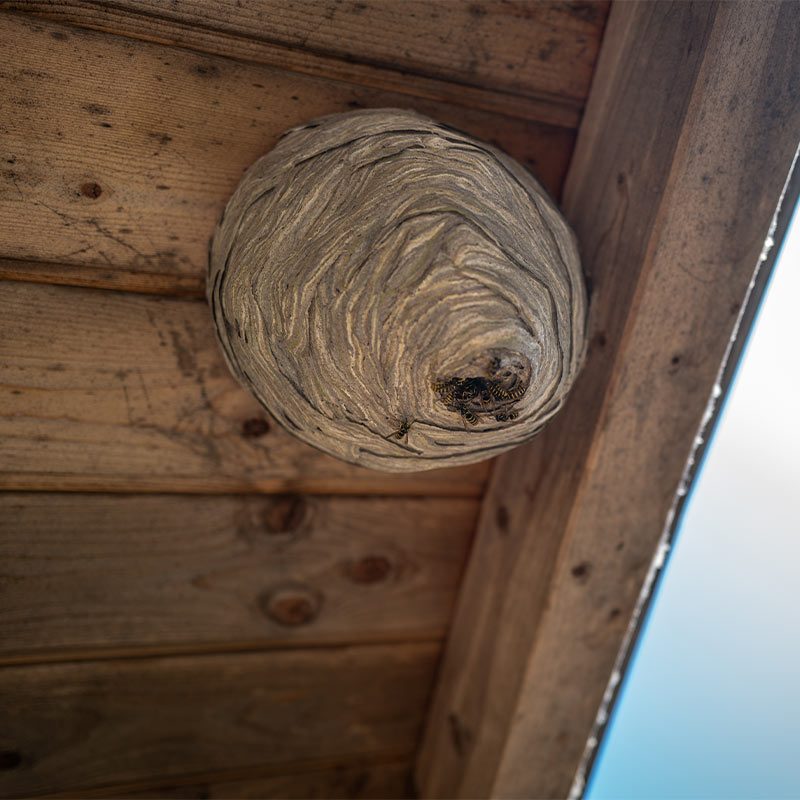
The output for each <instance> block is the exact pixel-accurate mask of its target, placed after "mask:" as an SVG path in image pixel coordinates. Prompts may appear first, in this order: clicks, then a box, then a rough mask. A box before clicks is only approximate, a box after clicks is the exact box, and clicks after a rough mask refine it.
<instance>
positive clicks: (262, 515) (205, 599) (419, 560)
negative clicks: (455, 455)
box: [0, 493, 478, 663]
mask: <svg viewBox="0 0 800 800" xmlns="http://www.w3.org/2000/svg"><path fill="white" fill-rule="evenodd" d="M477 510H478V503H477V501H476V500H455V499H454V500H450V499H435V498H420V499H410V498H396V499H391V498H364V497H361V498H327V497H313V496H305V497H303V496H288V495H284V496H280V495H279V496H277V497H254V496H249V497H241V496H239V497H187V496H185V495H176V496H167V495H152V496H141V495H136V496H121V495H77V494H40V493H20V494H16V493H6V494H2V495H0V562H2V564H3V574H4V576H5V577H4V579H3V583H4V586H5V588H4V590H3V599H2V603H0V630H2V632H3V635H2V637H0V663H2V662H6V663H8V662H9V661H11V662H14V661H19V660H32V661H35V660H49V659H52V658H58V659H65V658H70V657H72V656H73V655H74V654H75V653H76V652H79V653H82V654H83V653H85V652H86V651H87V650H94V651H98V652H100V653H103V652H104V651H106V650H112V651H119V650H120V648H122V649H123V652H132V653H134V654H135V653H137V652H141V651H142V648H143V647H149V648H150V649H152V648H154V647H161V648H166V649H175V648H176V647H183V648H186V649H189V648H192V649H194V650H197V649H202V648H204V647H205V648H210V647H216V648H218V649H223V648H226V647H227V648H230V647H233V646H259V647H265V646H285V645H286V644H288V643H291V642H296V643H297V644H300V643H304V644H307V643H321V642H356V643H357V642H370V641H381V640H383V641H385V640H399V639H441V638H442V637H443V636H444V634H445V632H446V630H447V625H448V623H449V620H450V614H451V611H452V605H453V601H454V598H455V593H456V590H457V587H458V583H459V579H460V577H461V571H462V568H463V564H464V561H465V559H466V554H467V550H468V547H469V542H470V538H471V535H472V530H473V527H474V521H475V516H476V514H477Z"/></svg>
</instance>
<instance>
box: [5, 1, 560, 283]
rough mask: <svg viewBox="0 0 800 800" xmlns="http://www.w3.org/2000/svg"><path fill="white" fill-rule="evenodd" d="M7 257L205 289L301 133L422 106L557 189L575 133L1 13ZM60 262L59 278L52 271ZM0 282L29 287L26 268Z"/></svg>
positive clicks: (109, 279) (106, 277)
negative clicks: (330, 121)
mask: <svg viewBox="0 0 800 800" xmlns="http://www.w3.org/2000/svg"><path fill="white" fill-rule="evenodd" d="M0 77H2V78H3V80H2V82H0V104H2V107H3V108H4V109H5V110H6V114H5V115H4V118H3V120H2V122H0V131H2V142H3V144H2V151H0V163H2V181H0V256H3V257H5V258H11V259H16V260H18V262H20V261H21V262H24V261H32V262H34V263H33V264H32V265H31V271H32V273H33V274H34V276H35V277H36V279H38V280H41V279H42V277H43V270H42V267H41V262H47V263H49V264H50V266H49V268H48V269H49V272H50V273H51V275H52V273H53V272H56V271H60V274H61V277H60V278H58V279H57V281H58V282H62V283H68V282H70V280H71V267H70V265H77V266H78V267H79V269H78V271H77V274H76V278H75V282H76V283H80V284H84V285H85V284H86V281H87V278H86V272H87V268H89V267H93V268H94V269H95V271H96V279H95V280H94V282H93V283H92V285H96V286H104V287H109V288H119V289H135V290H137V291H138V290H141V288H142V284H143V281H144V279H145V277H146V276H152V288H151V290H152V291H156V292H173V293H179V294H185V293H187V292H192V293H194V294H196V295H198V296H199V295H200V294H201V293H202V290H203V286H204V280H205V269H206V263H207V250H208V242H209V238H210V236H211V233H212V231H213V228H214V225H215V224H216V222H217V220H218V219H219V216H220V214H221V212H222V209H223V207H224V205H225V203H226V201H227V199H228V197H229V196H230V194H231V192H232V191H233V189H234V187H235V186H236V184H237V182H238V181H239V179H240V177H241V175H242V173H243V171H244V170H245V169H246V168H247V167H248V166H249V165H250V164H252V162H253V161H255V159H256V158H258V157H259V156H260V155H262V154H264V153H265V152H267V151H268V150H269V149H270V148H271V147H272V146H273V145H274V143H275V142H276V141H277V138H278V136H279V135H280V134H281V133H283V132H284V131H285V130H286V129H288V128H290V127H292V126H293V125H298V124H300V123H303V122H307V121H308V120H309V119H311V118H313V117H316V116H320V115H323V114H327V113H332V112H339V111H347V110H348V109H352V108H359V107H365V106H378V107H381V106H394V107H409V106H413V107H414V108H416V109H417V110H418V111H421V112H422V113H425V114H428V115H431V116H434V117H436V118H438V119H440V120H442V121H444V122H446V123H448V124H452V125H455V126H456V127H458V128H461V129H463V130H466V131H469V132H470V133H472V134H474V135H476V136H478V137H479V138H482V139H485V140H489V141H493V142H494V143H495V144H497V145H499V146H500V147H501V148H503V149H504V150H506V151H508V152H509V153H511V154H512V155H514V156H515V157H516V158H517V159H518V160H520V161H521V162H522V163H523V164H525V165H527V166H528V167H530V168H531V169H532V170H533V171H534V172H535V173H536V174H537V176H538V177H540V178H541V180H542V181H543V182H544V184H545V185H546V186H547V187H548V189H549V190H550V191H551V192H552V193H554V194H556V195H557V194H558V193H559V191H560V187H561V183H562V180H563V176H564V174H565V171H566V167H567V164H568V161H569V157H570V154H571V152H572V146H573V142H574V132H573V131H572V130H570V129H566V128H556V127H552V126H547V125H539V124H536V123H532V122H527V121H525V120H516V119H511V118H509V117H498V116H497V115H494V114H489V113H485V112H481V111H471V110H468V109H464V108H458V107H456V106H450V105H446V104H443V103H431V102H429V101H425V100H415V99H410V98H409V97H408V96H407V95H400V94H393V93H387V92H381V91H375V90H372V89H367V88H363V87H358V86H353V85H348V84H344V83H338V82H333V81H326V80H323V79H320V78H312V77H308V76H304V75H298V74H293V73H288V72H284V71H281V70H277V69H273V68H270V67H265V66H258V65H255V64H249V63H241V62H237V61H232V60H230V59H226V58H220V57H215V56H208V55H198V54H196V53H192V52H189V51H186V50H180V49H177V48H172V47H164V46H159V45H154V44H149V43H145V42H141V41H131V40H129V39H124V38H119V37H116V36H110V35H106V34H101V33H96V32H93V31H87V30H81V29H76V28H70V27H65V26H62V25H55V24H52V23H49V22H45V21H41V20H39V19H38V18H36V17H29V16H25V15H16V14H11V13H8V12H6V13H0ZM56 264H60V265H61V267H60V268H57V267H56V266H55V265H56ZM4 266H5V267H8V266H9V264H8V262H5V263H4V264H0V277H2V276H5V277H17V278H19V277H24V276H25V269H24V264H23V263H16V264H12V265H11V271H10V272H4V271H3V268H4Z"/></svg>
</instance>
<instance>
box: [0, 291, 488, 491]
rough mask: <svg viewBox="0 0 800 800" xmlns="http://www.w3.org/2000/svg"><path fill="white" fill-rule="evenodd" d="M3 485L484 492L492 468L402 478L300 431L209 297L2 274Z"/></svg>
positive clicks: (0, 452) (0, 386)
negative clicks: (238, 368) (232, 363)
mask: <svg viewBox="0 0 800 800" xmlns="http://www.w3.org/2000/svg"><path fill="white" fill-rule="evenodd" d="M0 306H2V308H3V310H4V313H3V314H2V315H0V437H2V441H3V446H2V448H1V449H0V487H4V488H7V489H54V490H72V491H74V490H81V491H107V490H110V491H136V492H141V491H156V492H178V491H180V492H242V491H268V492H287V491H289V492H291V491H304V492H317V493H328V492H333V493H340V492H346V493H349V494H363V493H368V494H369V493H371V494H374V493H383V494H395V495H396V494H426V495H431V494H443V495H469V496H478V495H480V493H481V491H482V489H483V486H484V484H485V481H486V477H487V473H488V469H489V467H488V464H487V463H486V462H484V463H482V464H476V465H471V466H466V467H456V468H450V469H447V470H434V471H432V472H430V473H424V474H419V473H417V474H408V475H405V476H390V475H389V474H387V473H381V472H375V471H371V470H366V469H363V468H361V467H356V466H352V465H348V464H345V463H344V462H341V461H338V460H337V459H335V458H332V457H330V456H327V455H325V454H323V453H320V452H319V451H317V450H315V449H314V448H312V447H309V446H308V445H305V444H302V443H301V442H299V441H298V440H297V439H295V438H294V437H293V436H290V435H289V434H288V433H286V432H285V431H284V430H283V429H282V428H280V426H279V425H277V424H276V423H275V422H274V421H273V420H269V419H267V416H266V414H265V413H264V412H263V410H262V409H261V406H260V405H259V404H258V403H257V401H256V400H255V399H254V398H253V397H252V396H251V395H250V394H248V393H247V392H246V391H245V390H244V389H242V388H240V387H239V386H238V384H236V382H235V381H234V379H233V378H232V377H231V375H230V372H229V370H228V368H227V367H226V365H225V364H224V362H223V359H222V354H221V352H220V350H219V348H218V345H217V342H216V341H215V340H214V334H213V331H212V326H211V320H210V314H209V310H208V307H207V306H206V305H205V303H200V302H196V301H192V300H176V299H166V298H159V297H148V296H144V295H134V294H126V293H121V292H97V291H93V290H90V289H77V288H68V287H60V286H42V285H37V284H30V283H23V282H15V281H2V282H0Z"/></svg>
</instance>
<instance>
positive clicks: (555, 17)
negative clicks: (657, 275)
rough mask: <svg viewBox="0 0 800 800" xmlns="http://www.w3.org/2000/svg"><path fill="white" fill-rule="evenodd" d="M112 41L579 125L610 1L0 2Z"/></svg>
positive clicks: (124, 0)
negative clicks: (112, 36) (121, 38)
mask: <svg viewBox="0 0 800 800" xmlns="http://www.w3.org/2000/svg"><path fill="white" fill-rule="evenodd" d="M0 7H7V8H11V9H17V10H20V11H28V12H34V13H37V14H40V15H42V16H46V17H49V18H51V19H55V20H60V21H63V22H68V23H71V24H73V25H79V26H83V27H89V28H95V29H97V30H103V31H107V32H110V33H118V34H123V35H126V36H132V37H136V38H141V39H146V40H151V41H157V42H162V43H166V44H172V45H178V46H181V47H188V48H191V49H194V50H199V51H203V52H208V53H213V54H215V55H222V56H230V57H234V58H238V59H244V60H248V61H255V62H260V63H262V64H268V65H270V66H275V67H280V68H283V69H287V70H291V71H296V72H303V73H308V74H312V75H319V76H322V77H325V78H335V79H337V80H344V81H348V82H351V83H357V84H362V85H365V86H371V87H373V88H376V89H383V90H388V91H393V92H400V93H403V94H407V95H412V96H417V97H425V98H427V99H429V100H435V101H440V102H447V103H454V104H456V105H465V106H468V107H470V108H480V109H483V110H486V111H490V112H494V113H501V114H507V115H509V116H520V117H525V118H528V119H533V120H539V121H541V122H546V123H553V124H560V125H567V126H569V127H572V126H574V125H576V124H577V121H578V119H579V115H580V110H581V108H582V106H583V103H584V101H585V99H586V96H587V94H588V91H589V83H590V80H591V76H592V70H593V67H594V62H595V59H596V57H597V51H598V48H599V45H600V39H601V36H602V31H603V27H604V24H605V20H606V15H607V13H608V7H609V3H608V2H594V3H589V2H579V3H567V2H532V1H531V0H524V1H523V2H514V3H506V2H500V1H499V0H489V1H488V2H485V1H484V2H472V3H455V2H443V1H442V0H440V1H439V2H435V3H430V2H424V1H423V0H404V2H402V3H397V2H392V1H391V0H377V1H376V0H371V1H370V2H368V3H367V2H364V3H361V2H352V3H337V2H327V0H326V1H325V2H284V0H244V2H241V1H240V2H237V3H235V4H234V3H227V2H220V1H219V0H213V1H212V2H208V0H202V1H200V2H198V0H178V1H177V2H175V1H173V2H171V3H167V2H165V0H144V2H142V0H137V2H132V1H131V0H120V1H118V2H115V3H113V4H112V3H103V2H95V1H93V0H61V2H58V3H52V2H45V1H43V0H25V2H0Z"/></svg>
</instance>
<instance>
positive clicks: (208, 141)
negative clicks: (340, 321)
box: [0, 0, 608, 797]
mask: <svg viewBox="0 0 800 800" xmlns="http://www.w3.org/2000/svg"><path fill="white" fill-rule="evenodd" d="M0 8H1V9H2V13H1V14H0V64H1V65H2V73H3V81H2V84H0V96H2V108H3V110H4V115H3V119H2V120H0V131H2V136H1V137H0V148H1V150H0V157H1V158H2V166H3V179H2V182H0V278H2V282H0V296H1V298H2V299H0V302H1V303H2V308H3V314H2V315H0V374H1V375H2V380H1V381H0V436H2V442H3V444H2V449H1V450H0V482H2V487H3V488H4V489H5V490H6V493H5V494H4V495H2V496H0V553H2V556H1V557H2V561H3V573H4V578H3V581H4V586H3V596H2V601H0V627H1V628H2V635H1V636H0V665H2V670H0V708H2V711H1V712H0V714H1V715H2V719H3V720H4V724H3V725H2V727H1V728H0V751H2V752H1V753H0V770H1V771H0V776H1V778H2V779H0V793H2V794H3V796H13V797H16V796H21V795H37V794H52V793H66V794H70V795H73V796H75V795H77V796H83V797H88V796H92V795H98V796H131V797H132V796H138V797H146V796H162V797H163V796H174V797H195V796H197V797H200V796H222V797H238V796H241V797H247V796H280V797H308V796H319V797H405V796H409V795H410V793H412V791H413V789H412V787H411V785H410V783H409V775H410V770H411V765H412V760H413V755H414V752H415V750H416V748H417V746H418V743H419V739H420V735H421V729H422V723H423V719H424V716H425V713H426V709H427V707H428V703H429V700H430V696H431V690H432V687H433V681H434V677H435V672H436V667H437V662H438V659H439V656H440V652H441V648H442V643H443V641H444V638H445V636H446V634H447V630H448V625H449V623H450V619H451V614H452V609H453V605H454V602H455V597H456V593H457V590H458V587H459V582H460V579H461V576H462V572H463V569H464V565H465V562H466V559H467V557H468V553H469V548H470V542H471V538H472V535H473V531H474V529H475V525H476V519H477V515H478V509H479V501H480V498H481V496H482V494H483V492H484V489H485V486H486V482H487V479H488V475H489V469H490V465H488V464H482V465H477V466H473V467H465V468H458V469H449V470H443V471H438V472H429V473H424V474H421V475H386V474H382V473H378V472H369V471H366V470H363V469H359V468H356V467H352V466H350V465H347V464H344V463H341V462H338V461H336V460H334V459H332V458H330V457H328V456H326V455H323V454H321V453H318V452H317V451H315V450H312V449H311V448H309V447H307V446H306V445H303V444H301V443H299V442H298V441H296V440H295V439H293V438H292V437H290V436H289V435H288V434H286V433H285V432H284V431H283V430H281V429H280V428H279V427H278V426H277V425H276V424H274V423H273V421H272V420H270V419H269V418H268V416H267V415H266V414H264V412H263V411H262V410H261V409H260V407H259V406H258V405H257V404H256V403H255V401H254V400H253V399H252V398H251V397H250V396H249V395H248V394H247V393H245V392H244V391H243V390H241V389H240V388H239V387H238V386H237V385H236V384H235V382H234V381H233V379H232V378H231V377H230V375H229V373H228V371H227V369H226V367H225V365H224V363H223V361H222V358H221V355H220V353H219V351H218V348H217V345H216V343H215V341H214V339H213V334H212V328H211V322H210V318H209V314H208V309H207V308H206V306H205V303H204V302H203V299H202V298H203V290H204V272H205V267H206V253H207V247H208V241H209V237H210V235H211V232H212V230H213V227H214V225H215V223H216V221H217V219H218V217H219V215H220V212H221V210H222V207H223V205H224V203H225V202H226V200H227V198H228V196H229V195H230V193H231V191H232V190H233V188H234V186H235V185H236V183H237V181H238V179H239V177H240V176H241V174H242V172H243V171H244V170H245V169H246V168H247V167H248V166H249V165H250V164H251V163H252V162H253V161H254V160H255V159H256V158H257V157H258V156H259V155H261V154H263V153H264V152H266V151H268V150H269V149H270V147H271V146H272V145H273V144H274V143H275V141H276V140H277V138H278V136H279V135H280V134H281V133H282V132H283V131H284V130H286V129H287V128H289V127H291V126H293V125H296V124H299V123H302V122H306V121H308V120H309V119H311V118H313V117H315V116H318V115H321V114H327V113H332V112H337V111H346V110H348V109H353V108H361V107H384V106H395V107H406V108H415V109H417V110H419V111H421V112H423V113H426V114H429V115H431V116H433V117H435V118H437V119H439V120H441V121H444V122H446V123H449V124H451V125H454V126H456V127H458V128H461V129H463V130H466V131H468V132H470V133H472V134H474V135H476V136H478V137H481V138H484V139H486V140H489V141H492V142H494V143H495V144H498V145H499V146H500V147H502V148H503V149H505V150H506V151H508V152H509V153H511V154H512V155H514V156H515V157H516V158H517V159H519V160H520V161H521V162H522V163H523V164H525V165H527V166H528V167H529V168H530V169H531V170H532V171H533V172H534V174H536V175H537V176H538V177H539V178H540V179H541V181H542V182H543V183H544V184H545V186H546V187H547V188H548V189H549V190H550V191H551V192H552V193H553V194H554V195H555V196H556V197H558V196H560V193H561V189H562V184H563V181H564V176H565V174H566V170H567V167H568V165H569V162H570V158H571V154H572V151H573V147H574V143H575V138H576V132H577V128H578V125H579V122H580V119H581V114H582V110H583V106H584V103H585V101H586V98H587V94H588V91H589V85H590V81H591V78H592V72H593V68H594V64H595V60H596V58H597V53H598V48H599V45H600V41H601V37H602V34H603V28H604V24H605V20H606V15H607V13H608V4H607V3H585V2H544V3H539V2H500V1H499V0H490V1H487V2H449V1H447V0H441V2H434V3H431V2H422V0H419V1H417V0H403V2H400V0H393V1H389V0H385V1H384V2H376V0H364V2H360V1H359V2H327V1H326V2H311V3H306V2H281V1H280V0H243V1H242V2H237V3H227V2H214V1H213V0H207V1H205V2H199V1H197V2H193V1H192V0H182V1H181V0H179V1H177V2H175V1H174V0H173V2H167V0H145V1H144V2H133V0H130V1H128V0H118V1H117V2H114V3H104V2H92V1H91V0H85V1H84V0H66V2H58V3H55V2H44V1H43V0H41V1H40V0H32V1H31V2H0Z"/></svg>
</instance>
